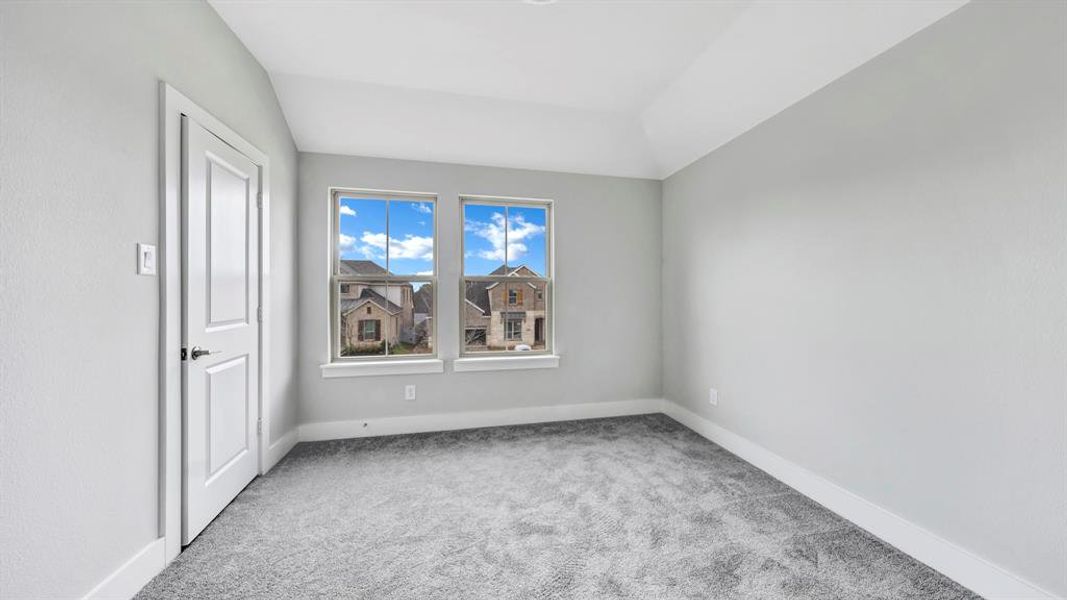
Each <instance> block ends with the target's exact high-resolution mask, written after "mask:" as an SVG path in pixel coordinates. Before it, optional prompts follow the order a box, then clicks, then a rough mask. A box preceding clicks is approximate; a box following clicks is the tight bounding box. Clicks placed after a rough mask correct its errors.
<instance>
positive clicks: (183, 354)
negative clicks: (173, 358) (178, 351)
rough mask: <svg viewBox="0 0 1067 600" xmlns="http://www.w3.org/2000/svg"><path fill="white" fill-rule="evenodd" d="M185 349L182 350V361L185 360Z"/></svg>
mask: <svg viewBox="0 0 1067 600" xmlns="http://www.w3.org/2000/svg"><path fill="white" fill-rule="evenodd" d="M185 354H186V353H185V348H182V360H185Z"/></svg>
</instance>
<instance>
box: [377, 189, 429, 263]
mask: <svg viewBox="0 0 1067 600" xmlns="http://www.w3.org/2000/svg"><path fill="white" fill-rule="evenodd" d="M433 211H434V203H433V202H429V201H426V202H420V201H407V200H391V201H390V202H389V265H388V268H389V271H391V272H392V273H393V275H426V276H430V275H433V250H434V248H433V245H434V242H433Z"/></svg>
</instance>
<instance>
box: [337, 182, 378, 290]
mask: <svg viewBox="0 0 1067 600" xmlns="http://www.w3.org/2000/svg"><path fill="white" fill-rule="evenodd" d="M338 207H339V208H338V214H337V233H338V235H337V254H338V258H339V259H340V262H339V264H338V273H339V274H340V275H369V276H374V275H382V274H384V273H385V269H386V262H385V240H386V231H385V213H386V202H385V200H367V199H362V198H347V197H344V196H341V198H340V199H339V202H338Z"/></svg>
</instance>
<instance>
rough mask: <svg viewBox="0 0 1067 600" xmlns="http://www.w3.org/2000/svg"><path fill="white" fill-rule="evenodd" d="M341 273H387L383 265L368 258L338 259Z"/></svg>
mask: <svg viewBox="0 0 1067 600" xmlns="http://www.w3.org/2000/svg"><path fill="white" fill-rule="evenodd" d="M339 266H340V271H341V275H389V274H390V273H389V271H386V270H385V267H383V266H381V265H379V264H378V263H376V262H374V261H370V260H342V261H340V264H339Z"/></svg>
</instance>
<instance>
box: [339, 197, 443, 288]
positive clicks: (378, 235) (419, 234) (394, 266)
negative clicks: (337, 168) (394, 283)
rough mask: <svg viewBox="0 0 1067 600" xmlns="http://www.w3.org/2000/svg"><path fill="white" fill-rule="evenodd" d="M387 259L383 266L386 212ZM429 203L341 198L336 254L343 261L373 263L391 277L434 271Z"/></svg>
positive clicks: (431, 216) (424, 273)
mask: <svg viewBox="0 0 1067 600" xmlns="http://www.w3.org/2000/svg"><path fill="white" fill-rule="evenodd" d="M387 211H388V215H389V231H388V236H389V259H388V264H386V252H385V248H386V233H387V232H386V230H385V227H386V225H385V224H386V212H387ZM433 211H434V204H433V203H432V202H418V201H408V200H390V201H389V202H388V208H387V203H386V202H385V201H384V200H374V199H362V198H360V199H357V198H344V197H342V198H341V206H340V212H341V214H340V219H339V221H340V223H339V227H340V236H339V246H340V248H339V251H340V254H341V258H343V259H363V260H372V261H374V262H376V263H378V264H379V265H381V266H382V267H385V268H387V269H389V270H390V271H392V273H393V274H394V275H420V274H422V275H429V274H431V273H432V272H433V251H434V248H433Z"/></svg>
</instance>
